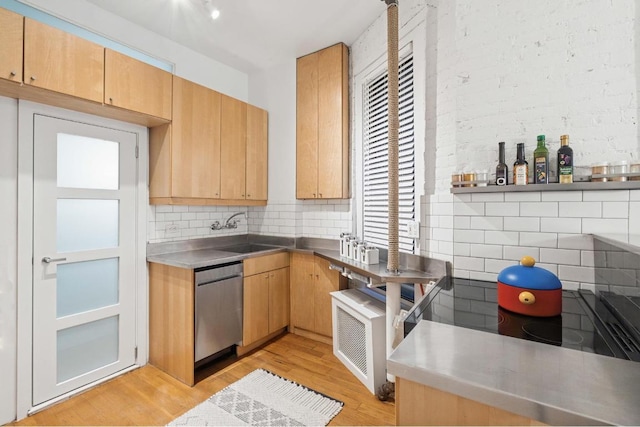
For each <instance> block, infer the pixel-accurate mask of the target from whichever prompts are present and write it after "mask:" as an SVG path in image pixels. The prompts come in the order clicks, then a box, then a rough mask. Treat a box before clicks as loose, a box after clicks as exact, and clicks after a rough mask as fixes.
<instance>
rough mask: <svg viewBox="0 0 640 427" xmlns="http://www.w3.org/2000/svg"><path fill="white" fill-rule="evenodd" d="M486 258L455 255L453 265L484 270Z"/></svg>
mask: <svg viewBox="0 0 640 427" xmlns="http://www.w3.org/2000/svg"><path fill="white" fill-rule="evenodd" d="M484 263H485V260H484V258H472V257H463V256H454V257H453V267H454V268H460V269H463V270H472V271H484Z"/></svg>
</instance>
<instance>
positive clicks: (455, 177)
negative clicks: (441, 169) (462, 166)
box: [451, 172, 463, 187]
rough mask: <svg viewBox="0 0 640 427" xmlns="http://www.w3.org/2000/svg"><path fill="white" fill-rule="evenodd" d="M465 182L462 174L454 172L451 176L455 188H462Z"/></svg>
mask: <svg viewBox="0 0 640 427" xmlns="http://www.w3.org/2000/svg"><path fill="white" fill-rule="evenodd" d="M462 180H463V176H462V172H454V173H452V174H451V185H452V186H453V187H460V186H462V184H460V183H461V182H462Z"/></svg>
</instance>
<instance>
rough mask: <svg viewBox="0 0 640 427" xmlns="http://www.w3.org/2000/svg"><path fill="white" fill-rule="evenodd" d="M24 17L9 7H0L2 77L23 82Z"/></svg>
mask: <svg viewBox="0 0 640 427" xmlns="http://www.w3.org/2000/svg"><path fill="white" fill-rule="evenodd" d="M23 34H24V18H23V17H22V15H18V14H17V13H13V12H11V11H9V10H7V9H0V36H2V43H0V78H1V79H6V80H10V81H14V82H17V83H20V82H22V43H23Z"/></svg>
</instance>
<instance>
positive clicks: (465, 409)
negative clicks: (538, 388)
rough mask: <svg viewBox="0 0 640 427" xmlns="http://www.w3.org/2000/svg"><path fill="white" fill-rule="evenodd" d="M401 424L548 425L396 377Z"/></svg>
mask: <svg viewBox="0 0 640 427" xmlns="http://www.w3.org/2000/svg"><path fill="white" fill-rule="evenodd" d="M396 425H398V426H451V425H453V426H463V425H473V426H544V425H547V424H544V423H542V422H540V421H537V420H533V419H531V418H527V417H523V416H521V415H517V414H514V413H513V412H508V411H505V410H503V409H499V408H496V407H494V406H488V405H485V404H483V403H480V402H476V401H474V400H470V399H466V398H464V397H461V396H458V395H455V394H451V393H447V392H445V391H442V390H438V389H436V388H432V387H428V386H426V385H423V384H419V383H416V382H413V381H410V380H407V379H405V378H400V377H396Z"/></svg>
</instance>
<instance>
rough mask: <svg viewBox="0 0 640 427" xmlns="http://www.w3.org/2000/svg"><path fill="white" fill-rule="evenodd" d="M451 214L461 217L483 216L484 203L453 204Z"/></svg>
mask: <svg viewBox="0 0 640 427" xmlns="http://www.w3.org/2000/svg"><path fill="white" fill-rule="evenodd" d="M453 214H454V215H463V216H478V215H484V214H485V212H484V203H454V204H453Z"/></svg>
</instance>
